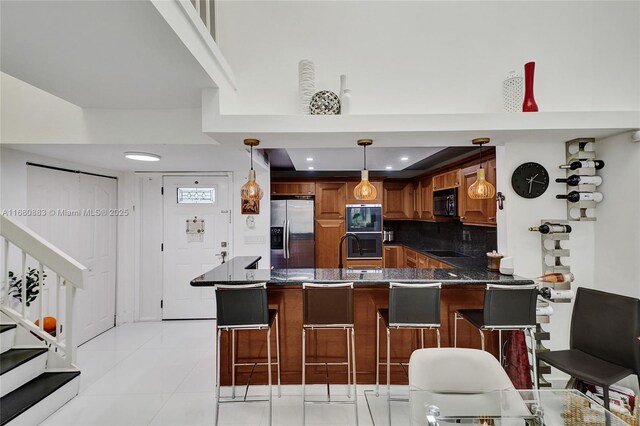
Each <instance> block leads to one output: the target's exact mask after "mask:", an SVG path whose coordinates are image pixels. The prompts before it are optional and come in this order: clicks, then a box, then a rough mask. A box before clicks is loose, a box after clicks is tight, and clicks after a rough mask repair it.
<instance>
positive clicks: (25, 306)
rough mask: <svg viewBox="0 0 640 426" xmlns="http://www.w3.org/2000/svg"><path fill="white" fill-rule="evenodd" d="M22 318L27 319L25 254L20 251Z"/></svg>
mask: <svg viewBox="0 0 640 426" xmlns="http://www.w3.org/2000/svg"><path fill="white" fill-rule="evenodd" d="M21 293H22V294H21V296H22V306H21V307H20V308H21V313H22V318H26V317H27V253H25V251H24V250H22V292H21Z"/></svg>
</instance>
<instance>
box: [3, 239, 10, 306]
mask: <svg viewBox="0 0 640 426" xmlns="http://www.w3.org/2000/svg"><path fill="white" fill-rule="evenodd" d="M2 270H3V271H4V276H3V277H2V279H3V280H4V291H3V295H2V296H3V297H2V298H3V300H4V303H5V304H6V305H7V306H9V240H7V239H6V238H4V256H3V258H2Z"/></svg>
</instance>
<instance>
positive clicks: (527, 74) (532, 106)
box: [522, 62, 538, 112]
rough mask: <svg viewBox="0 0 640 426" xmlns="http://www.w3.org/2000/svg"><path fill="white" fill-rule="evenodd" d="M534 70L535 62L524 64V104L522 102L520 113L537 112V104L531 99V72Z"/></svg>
mask: <svg viewBox="0 0 640 426" xmlns="http://www.w3.org/2000/svg"><path fill="white" fill-rule="evenodd" d="M535 69H536V63H535V62H527V63H526V64H524V102H522V112H538V104H536V100H535V99H534V98H533V72H534V71H535Z"/></svg>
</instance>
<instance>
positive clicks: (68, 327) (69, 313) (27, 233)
mask: <svg viewBox="0 0 640 426" xmlns="http://www.w3.org/2000/svg"><path fill="white" fill-rule="evenodd" d="M0 237H2V240H3V244H2V249H3V252H2V271H1V272H2V294H1V303H0V310H2V312H3V313H4V314H5V315H7V316H9V317H10V318H11V319H12V320H13V321H15V322H16V323H19V324H20V325H21V326H23V327H25V328H26V329H27V330H29V331H31V332H33V333H35V334H36V335H37V336H38V337H40V338H41V339H43V340H44V341H45V342H47V344H49V345H51V346H53V347H55V348H56V349H57V352H58V354H59V355H60V356H61V357H63V358H64V365H65V367H66V368H72V366H73V365H74V364H75V357H76V349H77V348H76V346H75V345H74V344H73V328H74V327H73V306H74V299H75V292H76V289H78V288H80V289H82V288H83V287H84V283H85V282H86V280H87V273H88V269H87V268H86V267H85V266H83V265H82V264H80V263H79V262H78V261H76V260H75V259H73V258H72V257H71V256H69V255H67V254H66V253H64V252H63V251H62V250H60V249H59V248H57V247H56V246H54V245H53V244H51V243H50V242H48V241H47V240H45V239H44V238H42V237H41V236H40V235H38V234H36V233H35V232H33V231H32V230H31V229H29V228H28V227H26V226H25V225H23V224H21V223H19V222H17V221H15V220H14V219H12V218H10V217H8V216H6V215H4V214H0ZM15 249H18V250H19V252H20V258H21V278H20V279H22V286H21V287H22V288H21V303H20V307H19V308H18V309H14V308H12V307H11V306H10V300H11V298H13V296H10V295H9V287H10V278H9V262H10V256H9V253H10V251H11V252H12V254H13V250H15ZM27 256H29V257H31V258H32V259H34V260H35V261H36V262H37V263H38V269H37V271H38V297H37V299H36V301H37V312H38V314H37V317H38V325H36V324H35V322H33V321H31V320H29V319H28V318H27V302H28V301H27ZM45 267H46V268H48V269H49V270H50V271H51V272H52V273H53V274H54V275H55V283H56V292H55V298H56V300H55V308H54V309H53V310H54V312H53V316H54V317H55V318H56V333H55V336H53V335H52V334H49V333H47V332H45V331H44V317H45V313H44V306H43V303H42V302H43V299H44V288H43V286H44V268H45ZM61 296H63V297H61ZM61 299H62V300H63V301H64V307H63V309H64V316H63V317H61V315H60V314H61V306H60V304H61ZM63 324H64V330H63V329H62V325H63Z"/></svg>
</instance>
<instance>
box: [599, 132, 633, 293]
mask: <svg viewBox="0 0 640 426" xmlns="http://www.w3.org/2000/svg"><path fill="white" fill-rule="evenodd" d="M597 152H598V158H600V159H602V160H604V162H605V167H604V168H603V169H602V170H600V171H599V173H598V174H599V175H600V176H602V180H603V182H602V185H600V187H599V188H600V191H601V192H602V193H603V194H604V200H603V201H602V202H601V203H600V204H599V205H598V207H597V208H596V210H595V215H596V216H597V218H598V221H597V222H596V223H595V258H596V262H597V267H596V268H595V288H597V289H598V290H602V291H608V292H612V293H618V294H624V295H627V296H631V297H638V298H640V189H639V188H638V186H639V185H640V167H639V166H638V165H639V164H640V143H638V142H632V141H631V133H624V134H621V135H618V136H613V137H610V138H607V139H603V140H601V141H598V143H597Z"/></svg>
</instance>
